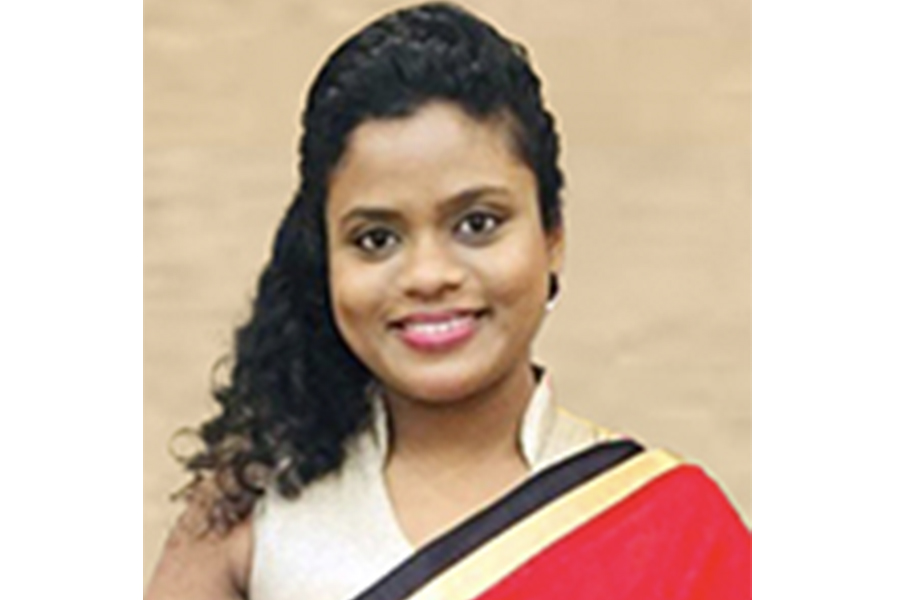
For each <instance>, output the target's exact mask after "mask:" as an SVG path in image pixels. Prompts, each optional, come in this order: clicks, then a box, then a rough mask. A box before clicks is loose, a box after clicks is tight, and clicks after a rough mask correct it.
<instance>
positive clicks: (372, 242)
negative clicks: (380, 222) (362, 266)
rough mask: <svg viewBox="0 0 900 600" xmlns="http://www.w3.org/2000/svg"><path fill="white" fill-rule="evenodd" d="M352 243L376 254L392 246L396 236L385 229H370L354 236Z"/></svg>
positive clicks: (395, 241)
mask: <svg viewBox="0 0 900 600" xmlns="http://www.w3.org/2000/svg"><path fill="white" fill-rule="evenodd" d="M353 243H354V244H356V246H358V247H359V248H360V249H362V250H363V251H364V252H368V253H370V254H377V253H380V252H384V251H386V250H388V249H389V248H391V247H393V246H394V245H395V244H396V243H397V236H396V235H394V234H393V233H392V232H391V231H389V230H387V229H370V230H369V231H366V232H364V233H362V234H360V235H358V236H357V237H356V238H354V240H353Z"/></svg>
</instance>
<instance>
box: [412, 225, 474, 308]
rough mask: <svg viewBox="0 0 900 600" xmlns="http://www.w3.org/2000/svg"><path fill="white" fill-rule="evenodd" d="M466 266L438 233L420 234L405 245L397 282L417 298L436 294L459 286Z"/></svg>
mask: <svg viewBox="0 0 900 600" xmlns="http://www.w3.org/2000/svg"><path fill="white" fill-rule="evenodd" d="M464 278H465V269H464V267H463V265H462V264H461V263H460V261H459V260H458V257H457V256H455V254H454V252H453V249H452V248H450V247H449V244H448V243H447V242H444V241H442V240H440V239H438V236H423V237H421V238H419V239H417V240H415V241H414V242H413V243H411V244H410V245H408V246H407V252H406V256H405V257H404V264H403V269H402V272H401V273H400V276H399V284H400V287H401V288H402V289H403V292H404V293H405V294H406V295H408V296H413V297H416V298H424V299H428V298H435V297H439V296H441V295H442V294H444V293H446V292H447V291H450V290H453V289H456V288H458V287H459V286H460V285H462V282H463V280H464Z"/></svg>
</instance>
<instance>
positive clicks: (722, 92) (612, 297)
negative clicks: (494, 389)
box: [144, 0, 751, 582]
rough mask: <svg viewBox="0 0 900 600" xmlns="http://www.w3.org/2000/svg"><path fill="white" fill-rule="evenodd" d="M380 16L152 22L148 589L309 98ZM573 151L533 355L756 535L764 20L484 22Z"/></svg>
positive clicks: (262, 15) (310, 8)
mask: <svg viewBox="0 0 900 600" xmlns="http://www.w3.org/2000/svg"><path fill="white" fill-rule="evenodd" d="M398 5H400V3H397V2H386V1H378V0H353V1H349V0H343V1H340V2H325V1H319V2H313V1H311V0H257V1H255V2H234V1H226V0H191V1H190V2H178V1H177V0H146V1H145V3H144V17H145V21H144V28H145V37H144V50H145V54H144V80H145V88H144V90H145V91H144V100H145V105H144V195H145V200H144V217H145V219H144V251H145V252H144V301H145V302H144V333H145V336H144V581H145V582H146V579H147V577H148V575H149V572H150V569H152V566H153V564H154V563H155V561H156V558H157V556H158V553H159V550H160V546H161V543H162V540H163V536H164V533H165V530H166V528H167V527H168V525H169V524H170V523H171V521H172V519H173V517H174V515H175V512H176V510H177V507H176V506H173V505H172V504H170V503H169V502H168V501H167V494H168V493H169V492H171V491H172V490H173V489H174V488H176V487H177V486H178V485H179V484H180V483H181V482H183V480H184V478H183V476H182V475H181V474H180V472H179V469H178V466H177V465H176V464H175V463H174V462H173V461H172V460H171V459H170V458H169V456H168V454H167V441H168V439H169V437H170V435H171V434H172V432H173V431H174V430H175V429H176V428H178V427H180V426H183V425H193V424H196V423H197V422H198V421H199V420H200V419H201V418H202V417H204V416H205V415H207V414H209V412H210V411H211V410H212V408H213V407H212V404H211V401H210V400H209V399H208V394H207V390H208V389H209V383H210V366H211V364H212V362H213V361H214V360H215V359H216V358H218V357H219V356H220V355H222V354H223V353H224V352H226V351H227V349H228V344H229V340H230V335H231V330H232V328H233V327H234V326H235V325H236V324H238V323H239V322H240V321H241V320H242V319H243V318H244V317H245V316H246V313H247V307H248V302H249V299H250V297H251V293H252V290H253V287H254V283H255V277H256V274H257V273H258V271H259V270H260V268H261V266H262V264H263V261H264V260H265V257H266V255H267V252H268V247H269V243H270V240H271V237H272V235H273V232H274V228H275V226H276V224H277V222H278V220H279V218H280V217H281V214H282V211H283V210H284V209H285V207H286V205H287V202H288V201H289V200H290V196H291V194H292V192H293V190H294V189H295V187H296V175H295V164H296V160H297V158H296V156H295V147H296V144H297V139H298V133H299V131H298V126H297V122H298V120H299V116H298V115H299V110H300V102H301V100H300V98H301V95H302V94H303V93H304V91H305V89H306V85H307V84H308V82H309V81H310V79H311V77H312V75H313V72H314V70H315V69H316V68H317V67H318V66H319V65H320V64H321V63H322V61H323V59H324V57H325V55H326V54H327V53H328V52H329V51H330V50H331V49H332V48H334V47H335V45H336V44H337V43H338V42H339V41H341V40H342V39H344V38H345V37H346V36H347V35H348V33H350V32H351V31H354V30H356V29H357V28H358V27H359V26H360V25H361V24H363V23H364V22H366V21H368V20H370V19H371V18H372V17H373V16H375V15H377V14H380V13H382V12H384V11H385V10H387V9H389V8H391V7H395V6H398ZM468 6H469V7H471V8H473V9H474V10H476V12H479V13H481V14H482V15H484V16H486V17H488V18H489V20H491V21H492V22H494V23H496V24H497V25H498V26H499V27H500V28H501V30H503V31H505V32H507V33H508V34H510V35H511V36H512V37H514V38H517V39H520V40H523V41H524V42H525V43H526V45H527V46H528V47H529V49H530V51H531V53H532V56H533V57H534V59H535V61H536V63H537V68H538V70H539V71H540V72H541V73H542V74H543V77H544V81H545V85H546V89H547V95H548V101H549V103H550V106H551V108H552V110H553V111H554V112H555V114H556V115H557V117H558V119H559V121H560V125H561V130H562V135H563V163H564V169H565V171H566V174H567V176H568V186H567V190H566V194H565V199H566V201H567V203H568V207H567V225H568V230H569V246H568V255H567V263H566V269H565V271H564V278H563V296H562V301H561V303H560V305H559V306H558V308H557V309H556V311H555V312H554V314H553V315H552V318H551V319H550V320H549V321H548V323H547V325H546V327H545V329H544V332H543V334H542V336H541V339H540V340H539V344H538V356H539V358H540V360H542V361H543V362H545V363H547V364H548V365H550V366H551V367H552V369H553V374H554V379H555V385H556V388H557V389H558V391H559V397H560V399H561V402H562V403H563V404H564V405H566V406H568V407H570V408H572V409H574V410H575V411H577V412H580V413H582V414H584V415H586V416H588V417H590V418H592V419H594V420H596V421H598V422H600V423H602V424H605V425H607V426H610V427H613V428H617V429H620V430H623V431H625V432H629V433H632V434H634V435H637V436H639V437H640V438H642V439H644V440H646V441H649V442H651V443H653V444H656V445H663V446H666V447H669V448H671V449H674V450H676V451H677V452H679V453H681V454H683V455H685V456H687V457H689V458H692V459H694V460H696V461H699V462H700V463H702V464H703V465H705V466H706V467H707V468H708V469H709V470H710V471H711V472H712V473H713V474H714V475H715V476H716V477H717V478H718V480H719V481H720V482H721V483H722V484H723V485H724V486H725V488H726V489H727V491H728V493H729V494H730V496H731V497H732V498H733V499H734V501H735V502H736V504H737V506H738V508H739V510H740V511H741V513H742V514H743V516H744V517H745V519H747V520H748V521H749V519H750V515H751V384H750V380H751V378H750V372H751V360H750V349H751V333H750V330H751V294H750V285H751V276H750V266H751V259H750V250H751V242H750V233H751V231H750V215H751V202H750V196H751V187H750V173H751V158H750V156H751V153H750V144H751V122H750V121H751V117H750V114H751V112H750V107H751V52H750V50H751V6H750V2H749V0H629V1H627V2H623V1H618V0H555V1H552V2H547V1H543V0H533V1H522V0H518V1H513V0H493V1H491V0H480V1H472V2H469V3H468Z"/></svg>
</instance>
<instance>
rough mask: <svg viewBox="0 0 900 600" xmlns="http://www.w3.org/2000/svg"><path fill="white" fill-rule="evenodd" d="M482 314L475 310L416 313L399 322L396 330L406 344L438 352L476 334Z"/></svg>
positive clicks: (418, 348) (417, 348)
mask: <svg viewBox="0 0 900 600" xmlns="http://www.w3.org/2000/svg"><path fill="white" fill-rule="evenodd" d="M480 316H481V315H480V314H478V313H475V312H467V313H457V314H453V315H449V314H446V313H445V314H443V315H434V314H432V315H427V314H423V315H414V316H411V317H409V318H407V319H404V320H403V321H401V322H400V323H398V324H397V325H396V326H395V330H396V332H397V335H398V336H399V337H400V339H401V340H402V341H403V342H404V343H405V344H406V345H408V346H410V347H412V348H414V349H416V350H425V351H431V352H436V351H442V350H448V349H450V348H452V347H455V346H457V345H459V344H461V343H463V342H464V341H466V340H468V339H469V338H471V337H472V336H473V335H475V333H476V331H477V330H478V319H479V317H480Z"/></svg>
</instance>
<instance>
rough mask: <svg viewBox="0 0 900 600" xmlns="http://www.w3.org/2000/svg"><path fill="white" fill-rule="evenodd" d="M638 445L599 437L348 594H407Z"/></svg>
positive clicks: (374, 599) (362, 598)
mask: <svg viewBox="0 0 900 600" xmlns="http://www.w3.org/2000/svg"><path fill="white" fill-rule="evenodd" d="M643 450H644V449H643V447H641V446H640V445H639V444H637V443H635V442H634V441H631V440H617V441H614V442H605V443H602V444H598V445H596V446H592V447H590V448H588V449H587V450H584V451H582V452H580V453H578V454H575V455H574V456H572V457H570V458H568V459H566V460H564V461H562V462H560V463H558V464H556V465H553V466H551V467H549V468H547V469H546V470H544V471H541V472H540V473H538V474H537V475H535V476H534V477H532V478H531V479H529V480H528V481H526V482H525V483H523V484H521V485H520V486H519V487H517V488H516V489H514V490H513V491H511V492H509V493H508V494H507V495H505V496H504V497H503V498H501V499H500V500H498V501H496V502H495V503H493V504H492V505H491V506H489V507H488V508H486V509H484V510H483V511H481V512H479V513H477V514H476V515H474V516H472V517H471V518H469V519H468V520H466V521H465V522H463V523H462V524H460V525H459V526H457V527H455V528H453V529H452V530H451V531H449V532H448V533H446V534H444V535H442V536H441V537H439V538H437V539H436V540H434V541H432V542H430V543H429V544H427V545H425V546H424V547H423V548H422V549H421V550H419V551H418V552H416V553H415V554H414V555H413V556H412V557H410V558H409V559H408V560H406V561H404V562H403V563H401V564H400V565H398V566H397V567H396V568H395V569H394V570H393V571H391V572H390V573H388V574H387V575H385V576H384V577H383V578H382V579H381V580H379V581H378V582H376V583H375V584H374V585H373V586H372V587H370V588H369V589H368V590H366V591H365V592H363V593H362V594H360V595H359V596H357V597H356V598H355V599H354V600H401V599H403V598H407V597H408V596H409V595H411V594H412V593H414V592H415V591H416V590H418V589H419V588H421V587H422V586H423V585H425V584H426V583H428V581H429V580H431V579H432V578H433V577H434V576H436V575H438V574H439V573H441V572H443V571H445V570H447V569H448V568H449V567H451V566H453V565H454V564H455V563H456V562H458V561H459V560H461V559H462V558H464V557H465V556H466V555H468V554H469V553H470V552H472V551H473V550H475V549H477V548H478V547H479V546H481V545H482V544H484V543H486V542H488V541H490V540H491V539H493V538H494V537H495V536H497V535H498V534H500V533H502V532H503V530H504V529H506V528H508V527H510V526H512V525H514V524H515V523H516V522H518V521H521V520H522V519H524V518H525V517H527V516H528V515H530V514H531V513H534V512H535V511H537V510H538V509H540V508H542V507H543V506H545V505H547V504H549V503H550V502H552V501H553V500H555V499H557V498H559V497H561V496H563V495H564V494H566V493H567V492H569V491H571V490H573V489H574V488H576V487H578V486H579V485H580V484H582V483H584V482H586V481H588V480H590V479H593V478H594V477H596V476H598V475H600V474H602V473H603V472H605V471H608V470H609V469H611V468H612V467H614V466H616V465H618V464H620V463H622V462H624V461H626V460H628V459H629V458H631V457H633V456H635V455H637V454H639V453H641V452H643Z"/></svg>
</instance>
